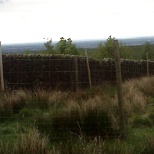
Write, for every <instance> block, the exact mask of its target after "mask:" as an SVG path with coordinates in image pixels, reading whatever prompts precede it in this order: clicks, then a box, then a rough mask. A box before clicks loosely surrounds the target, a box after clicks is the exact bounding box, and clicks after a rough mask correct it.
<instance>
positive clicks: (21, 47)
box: [2, 37, 154, 53]
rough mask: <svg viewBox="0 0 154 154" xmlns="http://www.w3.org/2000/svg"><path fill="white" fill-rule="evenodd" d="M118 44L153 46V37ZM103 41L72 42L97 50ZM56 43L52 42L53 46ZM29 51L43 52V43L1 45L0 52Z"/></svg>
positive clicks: (127, 39) (125, 39) (120, 40)
mask: <svg viewBox="0 0 154 154" xmlns="http://www.w3.org/2000/svg"><path fill="white" fill-rule="evenodd" d="M118 40H119V42H122V43H123V44H124V45H126V46H135V45H142V44H144V43H145V42H149V43H151V44H154V37H138V38H123V39H118ZM104 41H105V40H80V41H73V43H74V44H76V46H77V48H88V49H92V48H97V46H98V44H99V43H100V42H104ZM56 43H57V42H53V45H55V44H56ZM27 49H29V50H30V51H32V52H35V51H40V50H45V47H44V43H43V42H41V43H23V44H7V45H3V44H2V52H3V53H22V52H24V51H25V50H27Z"/></svg>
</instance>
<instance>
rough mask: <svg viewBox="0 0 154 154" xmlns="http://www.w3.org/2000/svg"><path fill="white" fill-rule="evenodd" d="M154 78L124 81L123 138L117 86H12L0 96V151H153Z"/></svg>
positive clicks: (148, 153) (30, 153) (72, 153)
mask: <svg viewBox="0 0 154 154" xmlns="http://www.w3.org/2000/svg"><path fill="white" fill-rule="evenodd" d="M153 85H154V77H149V78H146V77H144V78H141V79H136V80H135V79H134V80H130V81H126V82H125V83H123V97H124V115H125V138H123V139H122V138H121V136H120V130H119V114H118V101H117V95H116V87H114V86H111V85H107V84H106V85H105V84H104V85H100V86H97V87H93V88H91V89H84V90H81V89H80V90H77V91H76V92H70V91H67V92H63V91H45V90H40V89H37V90H36V91H34V92H32V91H26V90H16V91H9V90H8V91H5V92H4V93H1V96H0V102H1V104H0V153H3V154H22V153H23V154H25V153H28V154H50V153H51V154H61V153H62V154H65V153H66V154H79V153H80V154H85V153H88V154H95V153H96V154H98V153H104V154H105V153H109V154H110V153H111V154H113V153H115V154H116V153H118V154H136V153H142V154H144V153H145V154H151V153H153V151H154V86H153Z"/></svg>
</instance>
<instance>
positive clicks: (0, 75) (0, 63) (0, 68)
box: [0, 41, 4, 92]
mask: <svg viewBox="0 0 154 154" xmlns="http://www.w3.org/2000/svg"><path fill="white" fill-rule="evenodd" d="M0 84H1V86H0V91H1V92H3V91H4V79H3V61H2V47H1V41H0Z"/></svg>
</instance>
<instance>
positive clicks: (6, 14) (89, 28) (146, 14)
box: [0, 0, 154, 43]
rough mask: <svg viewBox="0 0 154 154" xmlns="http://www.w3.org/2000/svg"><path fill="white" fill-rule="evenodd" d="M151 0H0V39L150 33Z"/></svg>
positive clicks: (152, 33) (152, 31)
mask: <svg viewBox="0 0 154 154" xmlns="http://www.w3.org/2000/svg"><path fill="white" fill-rule="evenodd" d="M153 18H154V0H0V41H2V43H14V42H18V43H21V42H38V41H43V38H52V39H53V41H56V40H59V38H60V37H62V36H63V37H64V38H69V37H70V38H72V40H80V39H106V38H107V37H108V36H109V35H112V36H113V37H116V38H128V37H139V36H154V20H153Z"/></svg>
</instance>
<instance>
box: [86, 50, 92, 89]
mask: <svg viewBox="0 0 154 154" xmlns="http://www.w3.org/2000/svg"><path fill="white" fill-rule="evenodd" d="M85 56H86V64H87V69H88V80H89V87H90V88H91V87H92V84H91V73H90V67H89V60H88V54H87V50H85Z"/></svg>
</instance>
